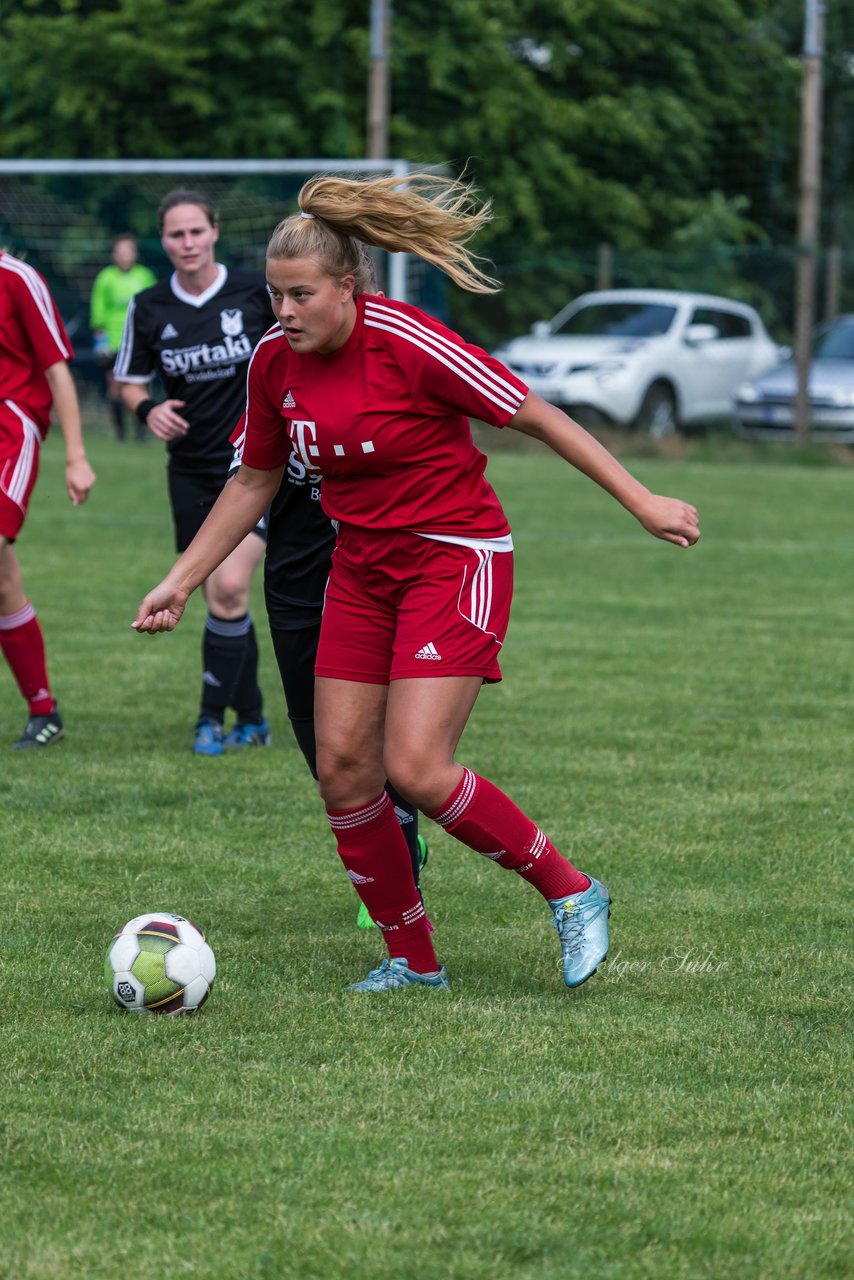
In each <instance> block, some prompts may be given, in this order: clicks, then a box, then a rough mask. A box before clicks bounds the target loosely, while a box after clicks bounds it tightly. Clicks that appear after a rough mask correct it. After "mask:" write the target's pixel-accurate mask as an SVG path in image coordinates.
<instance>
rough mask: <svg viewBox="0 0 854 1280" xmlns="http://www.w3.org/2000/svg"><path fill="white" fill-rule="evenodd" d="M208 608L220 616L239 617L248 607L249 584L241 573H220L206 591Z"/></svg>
mask: <svg viewBox="0 0 854 1280" xmlns="http://www.w3.org/2000/svg"><path fill="white" fill-rule="evenodd" d="M208 608H209V609H210V611H211V613H215V614H216V615H217V617H220V618H239V617H242V615H243V614H244V613H246V612H247V610H248V608H249V586H248V584H247V582H246V580H245V578H244V577H243V575H242V574H237V573H224V574H221V575H220V576H219V577H218V578H217V580H216V582H215V583H212V584H211V586H210V589H209V591H208Z"/></svg>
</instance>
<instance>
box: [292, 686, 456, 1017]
mask: <svg viewBox="0 0 854 1280" xmlns="http://www.w3.org/2000/svg"><path fill="white" fill-rule="evenodd" d="M387 698H388V690H387V688H386V686H385V685H378V684H362V683H359V682H356V681H349V680H335V679H330V678H328V677H323V676H318V677H317V679H316V680H315V712H314V714H315V728H316V733H317V773H318V785H319V788H320V793H321V795H322V796H323V799H324V801H325V803H326V813H327V817H328V819H329V825H330V826H331V828H332V831H333V833H334V835H335V838H336V841H337V844H338V853H339V856H340V858H341V861H342V862H343V863H344V867H345V869H346V871H347V874H348V876H349V877H350V881H351V883H352V885H353V887H354V889H355V890H356V892H357V893H358V895H359V897H360V898H361V899H362V902H363V903H364V904H365V907H366V908H367V910H368V912H369V914H370V916H371V918H372V919H373V920H374V921H375V922H376V925H377V928H378V929H380V931H381V932H382V934H383V938H384V940H385V943H386V947H387V949H388V959H386V960H384V961H383V962H382V964H381V965H380V966H379V968H378V969H375V970H372V971H371V973H370V974H369V975H368V977H367V978H365V979H364V981H363V982H360V983H356V984H354V987H353V989H354V990H357V991H371V992H377V991H391V990H394V989H395V988H397V987H419V986H421V987H439V988H445V987H446V986H447V976H446V975H445V972H444V970H443V969H442V968H441V967H440V965H439V962H438V960H437V959H436V953H435V951H434V950H433V944H432V942H431V940H430V927H429V923H428V921H427V917H426V915H425V913H424V905H423V903H422V901H421V896H420V894H419V892H418V888H417V886H416V884H415V879H414V876H413V874H412V862H411V860H410V856H409V850H408V848H407V844H406V839H405V837H404V835H403V832H402V830H401V828H400V824H399V823H398V820H397V816H396V814H395V812H394V806H393V804H392V802H391V799H390V798H389V795H388V792H387V791H386V790H385V782H386V774H385V766H384V764H383V738H384V734H385V719H386V703H387Z"/></svg>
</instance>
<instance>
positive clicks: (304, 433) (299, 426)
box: [288, 418, 320, 471]
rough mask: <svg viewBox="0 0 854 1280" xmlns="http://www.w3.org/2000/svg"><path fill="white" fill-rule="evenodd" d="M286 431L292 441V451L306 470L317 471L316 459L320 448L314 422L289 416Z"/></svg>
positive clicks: (318, 468)
mask: <svg viewBox="0 0 854 1280" xmlns="http://www.w3.org/2000/svg"><path fill="white" fill-rule="evenodd" d="M288 432H289V434H290V437H291V441H292V442H293V446H294V452H295V453H296V454H297V456H298V457H299V459H300V462H302V464H303V466H304V467H305V468H306V470H307V471H319V470H320V467H319V466H318V465H317V459H318V458H319V457H320V449H319V448H318V446H317V425H316V424H315V423H314V422H300V421H299V419H297V418H291V420H290V422H289V423H288Z"/></svg>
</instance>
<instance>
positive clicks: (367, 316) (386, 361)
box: [243, 294, 528, 538]
mask: <svg viewBox="0 0 854 1280" xmlns="http://www.w3.org/2000/svg"><path fill="white" fill-rule="evenodd" d="M356 312H357V314H356V324H355V327H354V329H353V332H352V333H351V334H350V336H349V338H348V339H347V341H346V342H345V343H344V345H343V346H342V347H341V348H340V350H338V351H335V352H333V353H332V354H331V355H319V354H317V353H316V352H312V353H309V354H306V355H300V354H298V353H297V352H295V351H292V350H291V347H290V344H289V343H288V340H287V338H286V337H285V335H284V334H283V333H282V331H281V329H280V328H279V327H278V325H276V326H275V328H273V329H271V330H270V331H269V332H268V333H267V334H265V335H264V337H263V338H262V339H261V341H260V343H259V344H258V346H257V347H256V349H255V353H254V355H253V357H252V362H251V364H250V367H249V379H248V392H247V409H246V414H247V418H246V423H247V425H246V440H245V444H244V449H243V461H244V462H245V463H246V465H247V466H249V467H254V468H256V469H257V470H261V471H265V470H272V469H273V468H274V467H279V466H282V465H284V464H285V463H287V461H288V458H289V457H290V454H291V450H292V449H295V450H296V452H297V453H298V455H299V457H300V458H301V460H302V462H303V463H304V464H305V466H306V467H308V468H309V469H310V470H312V471H315V472H319V473H320V474H321V475H322V477H323V484H322V487H321V491H320V493H321V502H322V504H323V508H324V510H325V511H326V513H327V514H328V515H329V516H331V517H332V518H333V519H334V520H340V521H342V522H344V523H346V524H352V525H356V526H359V527H361V528H368V529H407V530H410V531H411V532H414V533H426V534H433V535H439V534H444V535H451V536H453V535H456V536H461V537H470V538H498V537H502V536H503V535H504V534H506V533H508V532H509V525H508V523H507V517H506V516H505V514H504V512H503V511H502V509H501V504H500V503H499V501H498V498H497V497H496V495H495V492H494V490H493V488H492V486H491V485H490V484H489V483H488V481H487V480H486V478H485V476H484V470H485V468H486V458H485V456H484V454H483V453H481V451H480V450H479V449H478V448H477V447H476V446H475V444H474V441H473V440H472V435H471V427H470V425H469V418H470V417H472V418H478V419H480V420H481V421H483V422H488V423H490V424H491V425H492V426H495V427H503V426H505V425H506V424H507V423H508V422H509V421H510V419H511V418H512V417H513V416H514V414H515V413H516V412H517V411H518V409H519V407H520V405H521V404H522V401H523V400H524V399H525V396H526V395H527V391H528V389H527V387H526V386H525V384H524V383H523V382H521V381H520V380H519V379H518V378H517V377H515V376H514V374H512V373H510V372H509V370H507V369H505V368H504V366H503V365H502V364H501V363H500V362H499V361H497V360H494V359H493V358H492V356H490V355H487V353H486V352H485V351H482V350H481V349H480V348H479V347H474V346H471V345H470V344H469V343H467V342H464V341H463V339H462V338H460V337H459V336H458V335H457V334H455V333H453V332H452V331H451V330H450V329H448V328H446V327H445V325H443V324H441V323H440V322H439V321H438V320H434V319H433V318H432V317H431V316H428V315H425V314H424V312H422V311H419V310H418V309H417V308H416V307H411V306H408V305H407V304H406V303H403V302H393V301H390V300H389V299H387V298H378V297H373V296H372V295H370V294H367V295H363V296H360V297H358V298H356Z"/></svg>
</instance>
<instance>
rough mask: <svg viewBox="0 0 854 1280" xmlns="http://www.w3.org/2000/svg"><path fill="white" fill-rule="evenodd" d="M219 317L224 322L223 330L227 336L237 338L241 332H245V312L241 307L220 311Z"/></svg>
mask: <svg viewBox="0 0 854 1280" xmlns="http://www.w3.org/2000/svg"><path fill="white" fill-rule="evenodd" d="M219 318H220V322H221V324H222V331H223V333H224V334H225V336H226V337H227V338H236V337H237V335H238V334H239V333H242V332H243V312H242V311H241V310H240V308H239V307H234V308H232V309H231V310H226V311H220V313H219Z"/></svg>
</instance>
